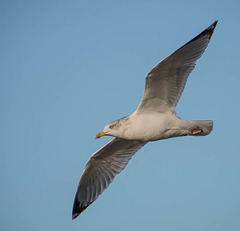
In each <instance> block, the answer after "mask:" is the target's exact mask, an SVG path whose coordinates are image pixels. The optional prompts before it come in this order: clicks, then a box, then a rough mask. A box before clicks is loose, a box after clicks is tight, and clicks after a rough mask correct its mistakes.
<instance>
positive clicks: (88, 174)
mask: <svg viewBox="0 0 240 231" xmlns="http://www.w3.org/2000/svg"><path fill="white" fill-rule="evenodd" d="M145 144H146V142H141V141H137V140H124V139H119V138H114V139H112V140H111V141H110V142H108V143H107V144H106V145H105V146H103V147H102V148H101V149H99V150H98V151H97V152H95V153H94V154H93V155H92V156H91V157H90V158H89V160H88V162H87V164H86V166H85V169H84V171H83V173H82V176H81V178H80V181H79V184H78V189H77V193H76V196H75V200H74V204H73V213H72V218H73V219H75V218H76V217H77V216H78V215H79V214H80V213H81V212H82V211H83V210H84V209H86V208H87V207H88V206H89V205H90V204H91V203H92V202H93V201H95V200H96V199H97V198H98V196H99V195H100V194H101V193H102V192H103V191H104V190H105V189H106V188H107V187H108V185H109V184H110V183H111V182H112V181H113V179H114V177H115V176H116V175H117V174H118V173H120V172H121V171H122V170H123V169H124V168H125V167H126V165H127V164H128V162H129V160H130V159H131V158H132V156H133V155H134V154H135V153H136V152H137V151H138V150H139V149H140V148H142V147H143V146H144V145H145Z"/></svg>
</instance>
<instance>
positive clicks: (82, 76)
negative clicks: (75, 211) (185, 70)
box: [0, 0, 240, 231]
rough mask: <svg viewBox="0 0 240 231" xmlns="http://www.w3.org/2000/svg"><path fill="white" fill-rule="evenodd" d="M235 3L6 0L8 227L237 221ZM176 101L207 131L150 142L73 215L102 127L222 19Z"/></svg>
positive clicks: (0, 6)
mask: <svg viewBox="0 0 240 231" xmlns="http://www.w3.org/2000/svg"><path fill="white" fill-rule="evenodd" d="M239 8H240V2H239V1H237V0H236V1H234V0H230V1H221V0H220V1H207V0H202V1H176V0H175V1H164V0H163V1H156V0H148V1H133V0H128V1H125V0H122V1H14V0H12V1H3V0H2V1H0V29H1V33H0V108H1V110H0V131H1V132H0V158H1V161H0V176H1V177H0V185H1V190H0V195H1V197H0V198H1V199H0V214H1V216H0V229H1V230H25V231H28V230H36V231H38V230H59V231H60V230H87V231H92V230H116V231H118V230H119V231H120V230H138V231H139V230H165V231H172V230H184V231H188V230H191V231H192V230H195V231H200V230H201V231H202V230H207V231H208V230H209V231H210V230H211V231H212V230H218V231H223V230H224V231H225V230H239V229H240V221H239V214H240V197H239V195H240V184H239V179H240V167H239V166H240V141H239V138H240V135H239V123H238V121H239V114H240V111H239V103H238V100H239V97H240V93H239V86H240V77H239V76H240V71H239V60H240V55H239V54H240V46H239V37H240V29H239V23H240V16H239ZM216 19H218V20H219V23H218V25H217V28H216V30H215V33H214V35H213V37H212V40H211V42H210V44H209V47H208V48H207V50H206V52H205V53H204V55H203V56H202V58H201V59H200V60H199V61H198V63H197V66H196V68H195V70H194V71H193V73H192V74H191V75H190V78H189V80H188V82H187V85H186V88H185V91H184V93H183V95H182V97H181V99H180V102H179V104H178V106H177V108H176V111H177V113H178V116H180V117H181V118H183V119H195V120H199V119H202V120H204V119H212V120H214V125H215V126H214V130H213V132H212V133H211V135H209V136H207V137H185V138H175V139H169V140H164V141H158V142H154V143H149V144H148V145H147V146H145V147H144V148H143V149H141V150H140V151H139V152H138V153H137V154H136V155H135V156H134V157H133V159H132V160H131V162H130V163H129V165H128V166H127V167H126V169H125V170H124V171H123V172H122V173H121V174H119V175H118V176H117V177H116V178H115V180H114V182H113V183H112V184H111V185H110V186H109V188H108V189H107V190H106V191H105V192H104V193H103V194H102V195H101V196H100V197H99V198H98V199H97V201H95V202H94V203H93V204H92V205H91V206H89V208H88V209H87V210H86V211H85V212H83V213H82V214H81V215H80V216H79V217H78V218H77V219H76V220H74V221H72V220H71V211H72V204H73V200H74V196H75V192H76V189H77V184H78V181H79V178H80V175H81V173H82V171H83V169H84V166H85V164H86V161H87V159H88V158H89V156H90V155H91V154H92V153H93V152H95V151H96V150H97V149H98V148H100V147H101V146H102V145H103V144H105V143H106V142H107V141H108V140H109V139H110V138H109V137H103V138H101V139H99V140H95V139H94V137H95V135H96V134H97V133H98V132H100V131H101V130H102V129H103V127H104V126H105V125H106V124H107V123H108V122H110V121H112V120H115V119H118V118H121V117H123V116H125V115H127V114H130V113H131V112H133V111H134V110H135V109H136V107H137V105H138V103H139V101H140V99H141V96H142V93H143V88H144V76H145V74H146V73H147V72H148V71H149V70H150V69H151V68H152V67H153V66H154V65H155V64H157V63H158V62H159V61H160V60H161V59H163V58H165V57H166V56H167V55H169V54H170V53H171V52H173V51H174V50H176V49H177V48H179V47H180V46H182V45H183V44H185V43H186V42H188V41H189V40H190V39H192V38H193V37H194V36H196V35H197V34H198V33H200V32H201V31H202V30H204V29H205V28H206V27H208V26H209V25H210V24H211V23H212V22H213V21H214V20H216Z"/></svg>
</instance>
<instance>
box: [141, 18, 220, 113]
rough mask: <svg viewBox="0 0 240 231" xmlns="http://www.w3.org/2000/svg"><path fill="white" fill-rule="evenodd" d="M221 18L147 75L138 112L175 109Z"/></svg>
mask: <svg viewBox="0 0 240 231" xmlns="http://www.w3.org/2000/svg"><path fill="white" fill-rule="evenodd" d="M217 22H218V21H215V22H214V23H213V24H212V25H211V26H209V27H208V28H207V29H206V30H204V31H203V32H202V33H200V34H199V35H198V36H196V37H195V38H194V39H192V40H191V41H190V42H188V43H187V44H185V45H184V46H182V47H181V48H179V49H178V50H176V51H175V52H174V53H172V54H171V55H169V56H168V57H166V58H165V59H163V60H162V61H161V62H160V63H158V64H157V65H156V66H155V67H154V68H153V69H152V70H151V71H149V72H148V74H147V75H146V78H145V89H144V93H143V97H142V100H141V102H140V104H139V106H138V108H137V113H143V112H147V111H159V112H166V111H169V110H170V111H173V110H174V108H175V106H176V105H177V103H178V100H179V98H180V96H181V94H182V92H183V89H184V87H185V84H186V81H187V78H188V76H189V75H190V73H191V72H192V70H193V69H194V67H195V65H196V61H197V60H198V59H199V58H200V57H201V55H202V54H203V53H204V51H205V49H206V48H207V46H208V43H209V41H210V39H211V36H212V34H213V31H214V29H215V27H216V24H217Z"/></svg>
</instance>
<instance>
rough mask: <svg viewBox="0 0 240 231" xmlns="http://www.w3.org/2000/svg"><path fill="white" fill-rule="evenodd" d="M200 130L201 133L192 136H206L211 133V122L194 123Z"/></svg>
mask: <svg viewBox="0 0 240 231" xmlns="http://www.w3.org/2000/svg"><path fill="white" fill-rule="evenodd" d="M194 122H195V123H196V124H197V125H198V126H199V128H200V129H202V130H203V131H202V132H200V133H198V134H195V135H194V136H206V135H208V134H209V133H211V131H212V129H213V121H212V120H200V121H194Z"/></svg>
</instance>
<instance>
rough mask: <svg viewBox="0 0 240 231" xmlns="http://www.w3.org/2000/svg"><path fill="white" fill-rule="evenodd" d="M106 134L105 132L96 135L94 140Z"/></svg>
mask: <svg viewBox="0 0 240 231" xmlns="http://www.w3.org/2000/svg"><path fill="white" fill-rule="evenodd" d="M106 134H107V133H106V132H100V133H98V134H97V135H96V137H95V139H99V138H100V137H102V136H105V135H106Z"/></svg>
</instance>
